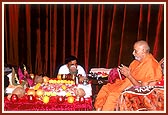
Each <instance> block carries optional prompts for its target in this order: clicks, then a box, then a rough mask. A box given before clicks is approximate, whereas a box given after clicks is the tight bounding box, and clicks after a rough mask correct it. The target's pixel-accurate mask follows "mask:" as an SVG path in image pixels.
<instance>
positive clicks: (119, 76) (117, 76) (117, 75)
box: [108, 68, 125, 83]
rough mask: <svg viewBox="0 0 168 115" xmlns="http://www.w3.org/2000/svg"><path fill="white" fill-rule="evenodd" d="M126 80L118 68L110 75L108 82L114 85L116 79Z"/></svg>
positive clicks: (113, 69) (112, 70) (111, 71)
mask: <svg viewBox="0 0 168 115" xmlns="http://www.w3.org/2000/svg"><path fill="white" fill-rule="evenodd" d="M124 78H125V76H124V75H122V74H120V71H119V69H118V68H112V69H111V70H110V72H109V75H108V81H109V82H110V83H114V82H115V80H116V79H121V80H123V79H124Z"/></svg>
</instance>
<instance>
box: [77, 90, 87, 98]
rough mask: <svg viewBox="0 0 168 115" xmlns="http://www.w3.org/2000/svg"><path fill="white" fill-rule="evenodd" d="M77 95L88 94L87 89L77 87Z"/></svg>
mask: <svg viewBox="0 0 168 115" xmlns="http://www.w3.org/2000/svg"><path fill="white" fill-rule="evenodd" d="M75 95H76V96H77V97H84V96H85V95H86V93H85V90H84V89H82V88H77V90H76V91H75Z"/></svg>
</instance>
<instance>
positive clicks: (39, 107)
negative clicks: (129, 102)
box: [4, 96, 92, 111]
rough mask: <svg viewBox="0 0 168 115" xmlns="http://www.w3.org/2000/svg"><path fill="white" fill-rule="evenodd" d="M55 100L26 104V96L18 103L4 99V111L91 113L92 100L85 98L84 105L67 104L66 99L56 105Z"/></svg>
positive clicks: (76, 102)
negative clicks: (45, 102)
mask: <svg viewBox="0 0 168 115" xmlns="http://www.w3.org/2000/svg"><path fill="white" fill-rule="evenodd" d="M56 100H57V96H53V97H50V101H49V103H47V104H44V103H43V102H42V101H40V100H36V101H34V102H28V100H27V98H26V96H24V97H22V98H20V99H19V100H18V102H11V101H9V100H8V99H7V97H5V98H4V111H92V98H85V103H80V102H79V101H75V102H74V103H68V102H67V99H65V101H64V102H63V103H58V102H57V101H56Z"/></svg>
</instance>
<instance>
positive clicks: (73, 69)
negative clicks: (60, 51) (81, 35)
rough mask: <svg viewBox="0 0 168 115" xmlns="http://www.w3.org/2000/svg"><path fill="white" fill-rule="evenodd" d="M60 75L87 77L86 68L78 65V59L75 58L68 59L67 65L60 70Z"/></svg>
mask: <svg viewBox="0 0 168 115" xmlns="http://www.w3.org/2000/svg"><path fill="white" fill-rule="evenodd" d="M58 74H77V75H79V74H80V75H82V76H83V77H86V72H85V70H84V68H83V67H82V66H80V65H78V59H77V58H76V57H75V56H69V57H68V58H66V60H65V64H64V65H62V66H61V67H60V68H59V70H58Z"/></svg>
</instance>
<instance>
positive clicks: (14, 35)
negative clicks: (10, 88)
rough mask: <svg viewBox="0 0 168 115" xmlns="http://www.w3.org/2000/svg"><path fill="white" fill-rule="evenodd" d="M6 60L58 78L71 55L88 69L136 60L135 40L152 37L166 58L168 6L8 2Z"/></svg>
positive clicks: (154, 49)
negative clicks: (166, 14) (166, 11)
mask: <svg viewBox="0 0 168 115" xmlns="http://www.w3.org/2000/svg"><path fill="white" fill-rule="evenodd" d="M3 39H4V61H5V62H4V63H5V64H11V65H15V66H19V65H21V64H25V65H26V66H27V67H28V68H29V69H30V72H31V73H34V74H46V75H48V76H49V77H54V73H55V72H57V70H58V68H59V67H60V65H62V64H63V63H64V61H65V58H66V57H67V56H69V55H75V56H76V57H78V59H79V64H80V65H82V66H83V67H84V68H85V70H86V72H87V73H88V72H89V70H90V69H91V68H93V67H105V68H113V67H117V66H118V65H119V64H121V63H123V64H125V65H127V66H128V65H129V64H130V62H131V61H132V60H133V59H134V58H133V55H132V51H133V44H134V43H135V42H136V41H137V40H146V41H147V42H148V43H149V45H150V48H151V53H152V54H153V55H154V57H155V58H156V59H157V60H158V61H159V60H160V59H161V58H163V57H164V5H163V4H5V5H4V38H3Z"/></svg>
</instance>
